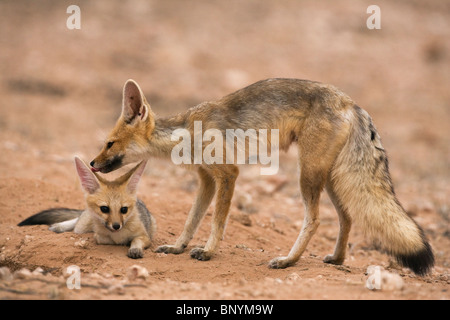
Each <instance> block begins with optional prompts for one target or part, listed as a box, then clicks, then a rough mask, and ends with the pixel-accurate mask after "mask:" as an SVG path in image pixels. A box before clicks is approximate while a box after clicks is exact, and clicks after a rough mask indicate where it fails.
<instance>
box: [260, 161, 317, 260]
mask: <svg viewBox="0 0 450 320" xmlns="http://www.w3.org/2000/svg"><path fill="white" fill-rule="evenodd" d="M324 184H325V177H324V175H323V172H320V171H318V172H314V171H309V170H307V169H306V168H305V167H304V166H303V167H302V172H301V177H300V189H301V193H302V196H303V202H304V204H305V209H306V211H305V218H304V221H303V225H302V230H301V231H300V234H299V236H298V238H297V240H296V241H295V244H294V246H293V247H292V249H291V251H290V252H289V254H288V256H287V257H280V258H275V259H273V260H272V261H270V263H269V267H270V268H273V269H280V268H286V267H289V266H292V265H293V264H295V263H296V262H297V261H298V259H299V258H300V256H301V255H302V254H303V252H304V251H305V249H306V246H307V245H308V242H309V240H311V238H312V236H313V235H314V233H315V232H316V230H317V228H318V227H319V224H320V222H319V199H320V193H321V191H322V189H323V186H324Z"/></svg>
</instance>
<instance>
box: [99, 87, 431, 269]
mask: <svg viewBox="0 0 450 320" xmlns="http://www.w3.org/2000/svg"><path fill="white" fill-rule="evenodd" d="M197 121H201V123H202V125H203V129H216V130H219V131H220V132H222V133H223V134H225V132H226V130H227V129H238V128H240V129H243V130H249V129H269V130H270V129H278V132H279V137H278V138H279V139H278V142H277V143H278V145H276V146H274V145H272V146H271V147H276V148H278V149H282V150H287V149H288V148H289V146H290V145H291V144H296V145H297V146H298V149H299V156H298V159H299V166H300V177H299V178H300V190H301V194H302V197H303V201H304V204H305V210H306V212H305V218H304V223H303V226H302V230H301V232H300V234H299V236H298V238H297V240H296V242H295V244H294V246H293V247H292V249H291V251H290V252H289V254H288V255H287V257H279V258H275V259H273V260H272V261H271V262H270V263H269V267H271V268H286V267H288V266H292V265H293V264H295V263H296V262H297V261H298V259H299V258H300V256H301V255H302V253H303V252H304V250H305V248H306V246H307V244H308V242H309V241H310V239H311V237H312V236H313V234H314V233H315V231H316V230H317V227H318V226H319V198H320V194H321V192H322V190H323V189H324V188H325V189H326V190H327V192H328V194H329V196H330V198H331V200H332V202H333V204H334V206H335V207H336V210H337V213H338V216H339V225H340V231H339V236H338V239H337V243H336V247H335V250H334V253H333V254H331V255H328V256H326V257H325V259H324V262H326V263H332V264H342V263H343V261H344V259H345V253H346V247H347V241H348V236H349V232H350V228H351V224H352V222H353V221H357V222H359V223H360V224H361V225H362V227H363V228H364V230H365V231H366V233H367V234H368V235H369V236H371V237H372V238H373V239H374V240H376V241H377V242H379V243H380V244H381V247H382V248H383V249H384V250H386V251H387V253H389V254H391V255H392V256H394V257H396V259H397V261H398V262H399V263H400V264H401V265H402V266H405V267H408V268H410V269H411V270H412V271H414V272H415V273H416V274H418V275H425V274H427V273H428V272H429V271H430V270H431V268H432V267H433V265H434V256H433V252H432V250H431V247H430V245H429V243H428V241H427V239H426V238H425V235H424V232H423V231H422V229H421V228H420V227H419V226H418V225H417V224H416V222H415V221H414V220H413V219H412V218H411V217H410V216H408V214H407V213H406V212H405V210H404V209H403V207H402V206H401V204H400V203H399V201H398V200H397V198H396V195H395V193H394V188H393V185H392V181H391V178H390V174H389V170H388V160H387V157H386V152H385V150H384V148H383V146H382V145H381V141H380V136H379V135H378V133H377V131H376V129H375V127H374V125H373V123H372V120H371V118H370V116H369V115H368V113H367V112H366V111H364V110H363V109H361V108H360V107H358V106H357V105H356V104H355V103H354V102H353V101H352V99H351V98H350V97H348V96H347V95H346V94H344V93H342V92H341V91H339V90H338V89H336V88H335V87H333V86H330V85H326V84H321V83H318V82H313V81H308V80H298V79H268V80H263V81H259V82H257V83H254V84H252V85H250V86H248V87H246V88H243V89H241V90H238V91H236V92H234V93H232V94H230V95H227V96H225V97H223V98H221V99H219V100H216V101H209V102H204V103H201V104H200V105H198V106H196V107H193V108H191V109H189V110H187V112H185V113H182V114H178V115H176V116H174V117H170V118H166V119H158V118H155V115H154V114H153V112H152V110H151V108H150V105H149V103H148V102H147V100H146V99H145V97H144V94H143V93H142V90H141V89H140V87H139V85H138V84H137V83H136V82H135V81H133V80H128V81H127V82H126V83H125V86H124V89H123V103H122V114H121V116H120V118H119V119H118V121H117V124H116V126H115V127H114V129H113V130H112V132H111V133H110V135H109V137H108V139H107V140H106V143H105V146H104V147H103V149H102V150H101V153H100V154H99V155H98V156H97V157H96V158H95V159H94V160H93V161H92V162H91V163H90V165H91V167H92V170H93V171H100V172H103V173H107V172H110V171H113V170H115V169H117V168H119V167H121V166H123V165H125V164H128V163H132V162H136V161H141V160H143V159H147V158H149V157H150V156H163V157H169V156H171V152H172V150H173V148H174V147H175V146H176V144H177V143H178V141H177V139H174V137H173V135H172V133H173V132H174V131H175V130H177V129H183V130H187V131H188V132H189V133H190V135H191V137H192V138H195V137H194V122H197ZM258 139H261V137H258ZM271 143H275V142H274V141H270V137H269V141H266V144H267V145H269V146H270V145H271ZM223 145H225V144H223ZM201 147H202V148H203V150H204V149H205V147H206V145H205V144H203V145H202V146H201ZM193 148H194V147H193ZM224 148H225V147H224ZM234 148H235V150H236V146H235V147H234ZM272 150H273V149H272ZM191 163H194V164H191V165H190V167H191V168H193V169H195V170H196V171H197V172H198V175H199V179H200V186H199V191H198V195H197V197H196V199H195V201H194V204H193V206H192V208H191V210H190V212H189V215H188V218H187V221H186V224H185V226H184V230H183V232H182V234H181V236H180V237H179V238H178V240H177V241H176V242H175V244H174V245H164V246H161V247H159V248H158V249H157V251H158V252H165V253H175V254H178V253H181V252H183V251H184V249H185V248H186V246H187V245H188V243H189V241H190V240H191V239H192V237H193V235H194V233H195V231H196V230H197V228H198V226H199V223H200V221H201V220H202V218H203V216H204V215H205V212H206V210H207V208H208V206H209V205H210V203H211V200H212V199H213V197H214V195H215V194H216V208H215V212H214V214H213V221H212V231H211V234H210V237H209V239H208V241H207V243H206V245H205V247H204V248H194V249H193V250H192V251H191V257H192V258H195V259H198V260H209V259H210V258H211V257H212V255H213V254H214V252H215V251H216V250H217V248H218V245H219V241H220V239H221V238H222V236H223V233H224V229H225V225H226V222H227V216H228V212H229V208H230V203H231V198H232V196H233V191H234V186H235V181H236V178H237V177H238V174H239V170H238V167H237V166H236V165H235V164H230V163H229V162H226V164H216V163H206V162H203V163H200V164H198V163H197V164H195V161H194V162H191ZM223 163H225V162H223Z"/></svg>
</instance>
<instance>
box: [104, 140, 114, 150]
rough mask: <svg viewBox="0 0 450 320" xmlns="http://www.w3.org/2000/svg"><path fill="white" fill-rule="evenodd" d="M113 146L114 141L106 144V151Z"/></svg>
mask: <svg viewBox="0 0 450 320" xmlns="http://www.w3.org/2000/svg"><path fill="white" fill-rule="evenodd" d="M113 144H114V141H110V142H108V143H107V144H106V148H107V149H111V147H112V146H113Z"/></svg>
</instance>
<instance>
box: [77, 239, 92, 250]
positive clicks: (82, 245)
mask: <svg viewBox="0 0 450 320" xmlns="http://www.w3.org/2000/svg"><path fill="white" fill-rule="evenodd" d="M74 246H75V247H77V248H81V249H86V248H87V247H88V246H89V242H88V241H87V240H86V239H80V240H78V241H77V242H75V243H74Z"/></svg>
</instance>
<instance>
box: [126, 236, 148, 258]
mask: <svg viewBox="0 0 450 320" xmlns="http://www.w3.org/2000/svg"><path fill="white" fill-rule="evenodd" d="M149 246H150V238H149V237H148V236H146V235H144V236H140V237H136V238H134V239H133V240H132V241H131V245H130V249H128V254H127V256H128V257H129V258H131V259H140V258H143V257H144V249H145V248H147V247H149Z"/></svg>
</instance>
